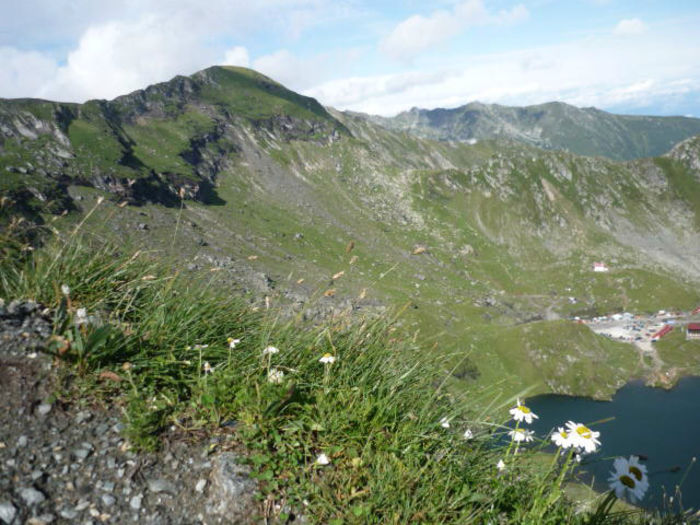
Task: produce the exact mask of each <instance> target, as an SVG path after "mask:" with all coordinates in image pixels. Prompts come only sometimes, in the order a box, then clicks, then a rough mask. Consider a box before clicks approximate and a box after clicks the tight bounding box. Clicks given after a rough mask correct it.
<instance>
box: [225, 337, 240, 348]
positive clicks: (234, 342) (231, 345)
mask: <svg viewBox="0 0 700 525" xmlns="http://www.w3.org/2000/svg"><path fill="white" fill-rule="evenodd" d="M227 341H228V347H229V348H230V349H231V350H233V349H234V348H236V345H237V344H238V343H240V342H241V340H240V339H234V338H233V337H229V338H228V339H227Z"/></svg>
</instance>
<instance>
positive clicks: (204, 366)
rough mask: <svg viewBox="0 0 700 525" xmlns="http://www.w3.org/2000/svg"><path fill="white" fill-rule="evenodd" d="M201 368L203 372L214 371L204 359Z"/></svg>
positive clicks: (209, 372)
mask: <svg viewBox="0 0 700 525" xmlns="http://www.w3.org/2000/svg"><path fill="white" fill-rule="evenodd" d="M202 370H204V373H205V374H211V373H212V372H214V368H213V367H212V366H211V365H210V364H209V361H204V365H203V366H202Z"/></svg>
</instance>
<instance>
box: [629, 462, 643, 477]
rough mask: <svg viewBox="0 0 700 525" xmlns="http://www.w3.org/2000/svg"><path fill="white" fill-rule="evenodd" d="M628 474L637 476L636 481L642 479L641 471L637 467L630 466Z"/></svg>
mask: <svg viewBox="0 0 700 525" xmlns="http://www.w3.org/2000/svg"><path fill="white" fill-rule="evenodd" d="M630 474H632V475H633V476H634V477H635V478H637V481H642V476H643V474H642V471H641V470H639V469H638V468H637V467H635V466H631V467H630Z"/></svg>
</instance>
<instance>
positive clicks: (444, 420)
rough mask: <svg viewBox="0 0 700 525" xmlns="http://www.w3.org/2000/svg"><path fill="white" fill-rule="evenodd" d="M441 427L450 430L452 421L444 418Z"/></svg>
mask: <svg viewBox="0 0 700 525" xmlns="http://www.w3.org/2000/svg"><path fill="white" fill-rule="evenodd" d="M440 426H441V427H442V428H450V420H449V419H447V418H446V417H443V418H442V419H441V420H440Z"/></svg>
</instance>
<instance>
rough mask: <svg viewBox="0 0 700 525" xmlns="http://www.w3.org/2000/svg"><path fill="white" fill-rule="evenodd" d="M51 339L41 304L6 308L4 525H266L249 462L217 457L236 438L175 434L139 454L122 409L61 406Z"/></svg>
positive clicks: (2, 338)
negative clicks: (47, 346)
mask: <svg viewBox="0 0 700 525" xmlns="http://www.w3.org/2000/svg"><path fill="white" fill-rule="evenodd" d="M50 334H51V323H50V316H49V312H47V311H45V310H44V309H43V308H42V307H41V305H38V304H36V303H32V302H29V301H25V302H17V301H15V302H13V303H11V304H10V305H8V306H7V307H5V306H4V305H0V523H7V524H12V525H14V524H22V523H24V524H33V525H38V524H42V523H83V524H90V523H92V524H98V523H145V524H161V523H162V524H180V523H182V524H184V523H259V522H261V519H258V518H255V516H260V515H261V514H262V512H261V508H262V507H261V505H260V503H258V502H256V500H255V492H256V485H255V482H254V481H253V480H252V479H250V478H249V476H248V471H247V469H246V467H243V466H241V465H239V464H238V462H237V460H238V457H239V456H238V455H237V454H236V453H234V452H216V451H217V450H221V449H222V448H228V446H229V440H230V436H227V435H222V436H218V437H214V438H210V437H203V436H199V437H198V436H192V435H187V434H184V433H182V432H178V431H175V430H174V429H171V432H169V433H167V434H166V436H164V439H163V447H162V448H161V450H160V451H159V452H157V453H149V454H145V453H138V454H137V453H134V452H133V451H131V450H129V447H128V444H127V443H126V441H125V439H124V438H123V437H122V434H121V431H122V429H123V423H122V422H121V414H120V411H119V410H118V408H117V407H101V406H98V405H96V404H94V403H90V401H88V400H76V401H73V402H71V403H65V402H58V401H53V402H52V395H51V394H52V392H54V391H55V388H54V386H55V384H56V374H55V370H54V368H53V366H52V358H51V357H50V356H47V355H45V354H42V353H41V352H40V349H41V346H42V344H43V341H45V340H46V338H47V337H48V336H49V335H50ZM214 445H215V446H214ZM212 450H213V451H214V453H212V454H210V453H209V452H210V451H212Z"/></svg>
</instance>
